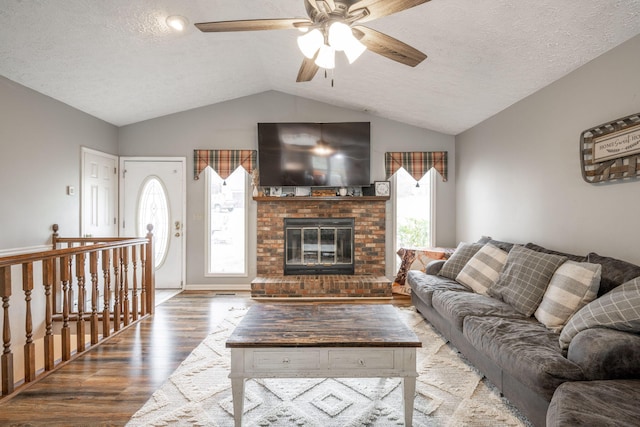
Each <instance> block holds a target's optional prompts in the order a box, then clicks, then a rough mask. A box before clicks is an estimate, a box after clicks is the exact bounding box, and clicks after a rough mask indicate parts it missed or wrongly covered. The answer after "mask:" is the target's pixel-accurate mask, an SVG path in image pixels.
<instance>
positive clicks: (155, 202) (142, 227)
mask: <svg viewBox="0 0 640 427" xmlns="http://www.w3.org/2000/svg"><path fill="white" fill-rule="evenodd" d="M147 224H152V225H153V245H154V247H153V249H154V250H153V252H154V257H155V268H156V269H157V268H158V267H159V266H161V265H162V263H163V262H164V260H165V258H166V256H167V252H168V249H169V201H168V198H167V192H166V190H165V188H164V185H162V183H161V182H160V180H159V179H158V178H156V177H153V176H152V177H149V178H147V180H146V181H145V183H144V185H143V186H142V191H140V198H139V199H138V234H139V235H140V236H146V235H147Z"/></svg>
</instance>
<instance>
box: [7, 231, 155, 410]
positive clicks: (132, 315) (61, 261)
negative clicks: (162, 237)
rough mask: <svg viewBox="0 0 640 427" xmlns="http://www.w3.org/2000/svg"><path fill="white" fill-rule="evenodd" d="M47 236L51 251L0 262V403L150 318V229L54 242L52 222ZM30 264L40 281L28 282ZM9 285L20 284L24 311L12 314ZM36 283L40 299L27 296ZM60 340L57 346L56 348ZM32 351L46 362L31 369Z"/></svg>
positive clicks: (19, 309)
mask: <svg viewBox="0 0 640 427" xmlns="http://www.w3.org/2000/svg"><path fill="white" fill-rule="evenodd" d="M53 230H54V233H53V238H52V249H51V250H48V251H41V252H32V253H26V254H21V255H12V256H6V257H0V298H2V310H3V315H2V318H3V321H2V343H3V347H2V348H3V349H2V356H0V367H1V370H0V377H1V383H2V395H1V397H0V399H1V398H3V397H5V396H8V395H11V394H13V393H14V392H15V391H17V388H19V387H17V386H19V385H26V384H28V383H31V382H33V381H35V380H37V379H39V378H41V377H42V376H44V375H45V374H47V373H49V372H50V371H53V370H55V369H57V368H58V367H60V366H62V365H63V364H64V363H65V362H67V361H69V360H71V359H72V357H76V356H78V355H79V354H81V353H83V352H84V351H86V350H87V349H89V348H91V347H93V346H95V345H98V344H100V343H101V342H102V341H103V340H105V339H106V338H108V337H109V336H111V335H112V334H113V333H115V332H118V331H119V330H121V329H123V328H126V327H128V326H131V325H133V324H135V323H136V322H138V321H139V320H141V319H142V318H144V317H146V316H148V315H150V314H153V312H154V307H155V298H154V294H155V292H154V291H155V277H154V252H153V233H152V230H153V227H152V226H151V225H149V226H147V230H148V233H147V235H146V237H144V238H120V237H118V238H115V237H114V238H94V237H83V238H62V237H60V236H58V225H57V224H54V225H53ZM34 266H35V270H39V271H41V274H42V280H41V282H40V281H38V280H37V279H35V280H34ZM20 268H21V271H22V274H20ZM101 270H102V271H101ZM100 273H101V274H100ZM14 282H15V286H16V288H17V287H18V286H19V285H18V283H20V282H21V284H22V291H23V293H24V306H19V307H16V308H14V309H13V311H12V310H11V309H12V306H11V302H12V300H11V296H12V292H15V289H12V284H13V283H14ZM36 283H37V284H38V286H40V285H41V286H42V290H43V292H42V293H41V294H38V293H34V292H33V291H34V289H36ZM101 294H102V295H101ZM34 297H37V298H40V299H41V300H42V299H43V300H44V301H43V304H42V305H43V306H44V310H43V313H40V312H39V311H36V312H35V313H34V311H33V307H32V301H33V299H34ZM41 302H42V301H41ZM14 305H15V303H14ZM22 313H24V314H22ZM16 318H18V319H21V318H24V344H23V345H22V346H20V344H21V343H18V344H14V343H13V341H16V340H12V327H13V328H16V326H15V322H16ZM12 321H13V322H14V324H13V325H12V323H11V322H12ZM34 323H35V325H34ZM100 324H102V327H100ZM74 325H75V327H74ZM87 327H88V335H87ZM34 331H41V335H43V336H41V337H37V336H35V335H36V334H35V333H34ZM73 333H75V335H76V340H75V343H74V344H75V348H73V347H72V334H73ZM56 336H59V340H56ZM86 337H88V339H89V344H87V342H86V340H87V338H86ZM14 338H15V335H14ZM37 340H42V344H39V345H36V341H37ZM20 341H22V339H20ZM58 341H59V342H60V344H59V348H56V342H58ZM38 348H40V349H41V351H42V354H41V355H40V356H42V357H41V359H42V358H43V359H44V363H43V366H41V367H37V366H36V359H37V357H36V356H38V354H37V353H36V352H37V349H38ZM17 353H20V354H21V355H22V356H23V360H24V373H23V374H24V378H19V379H18V380H16V378H15V377H16V376H18V377H19V376H20V375H21V374H20V373H17V372H16V370H19V369H18V367H17V366H16V365H14V355H15V354H17Z"/></svg>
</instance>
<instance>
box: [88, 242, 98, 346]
mask: <svg viewBox="0 0 640 427" xmlns="http://www.w3.org/2000/svg"><path fill="white" fill-rule="evenodd" d="M89 273H90V274H91V345H95V344H98V252H97V251H94V252H91V253H90V254H89Z"/></svg>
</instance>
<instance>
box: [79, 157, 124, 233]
mask: <svg viewBox="0 0 640 427" xmlns="http://www.w3.org/2000/svg"><path fill="white" fill-rule="evenodd" d="M81 168H82V182H81V191H82V193H81V196H80V200H81V204H80V206H81V208H80V209H81V210H82V212H81V214H80V218H81V220H80V235H81V236H86V237H88V236H93V237H115V236H117V235H118V224H117V216H118V203H117V200H118V199H117V194H118V178H117V177H118V157H116V156H113V155H111V154H106V153H102V152H100V151H95V150H91V149H89V148H85V147H82V165H81Z"/></svg>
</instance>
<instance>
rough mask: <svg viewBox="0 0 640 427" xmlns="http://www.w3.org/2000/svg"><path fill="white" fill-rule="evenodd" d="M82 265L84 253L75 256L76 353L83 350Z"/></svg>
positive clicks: (84, 293)
mask: <svg viewBox="0 0 640 427" xmlns="http://www.w3.org/2000/svg"><path fill="white" fill-rule="evenodd" d="M84 263H85V256H84V253H79V254H78V255H76V277H77V278H78V321H77V322H76V347H77V351H78V353H81V352H83V351H84V348H85V339H84V332H85V327H84V304H85V301H86V296H85V295H86V288H85V273H84V270H85V266H84Z"/></svg>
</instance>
